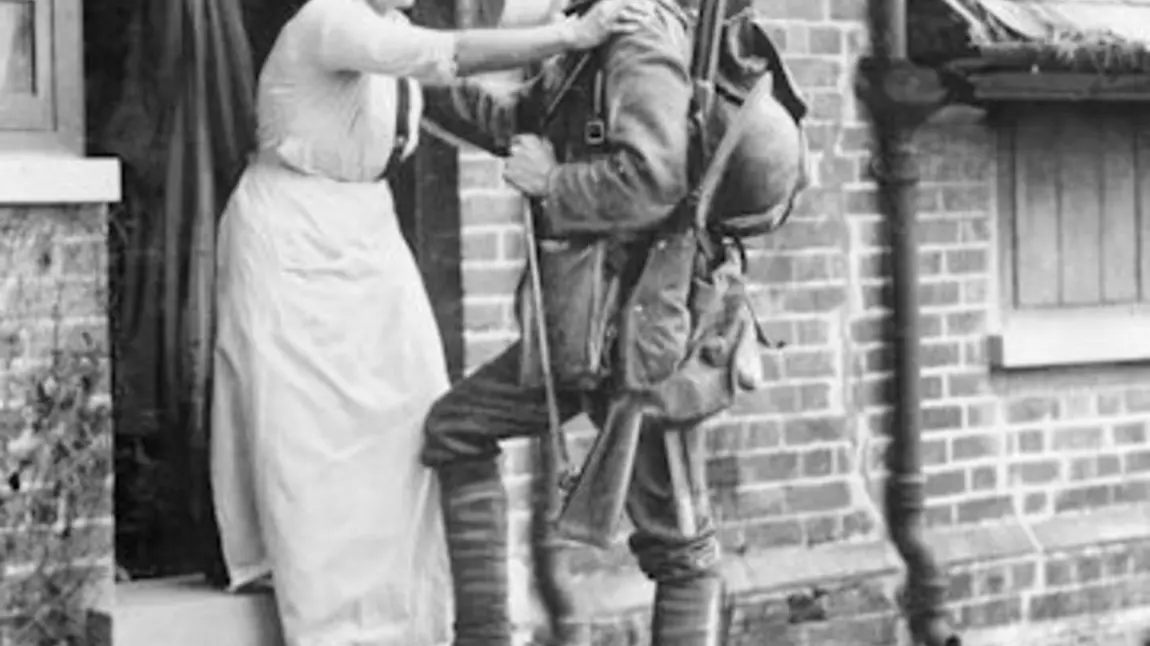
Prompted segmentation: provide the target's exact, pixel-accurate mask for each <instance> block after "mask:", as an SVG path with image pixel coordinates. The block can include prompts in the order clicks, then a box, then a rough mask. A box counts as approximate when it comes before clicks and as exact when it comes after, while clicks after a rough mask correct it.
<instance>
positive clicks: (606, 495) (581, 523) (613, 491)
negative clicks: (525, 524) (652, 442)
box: [556, 396, 644, 549]
mask: <svg viewBox="0 0 1150 646" xmlns="http://www.w3.org/2000/svg"><path fill="white" fill-rule="evenodd" d="M643 416H644V411H643V407H642V406H641V405H640V403H639V402H638V401H636V400H635V398H633V397H628V396H623V397H619V398H617V399H615V400H614V401H612V402H611V407H610V409H609V411H608V413H607V421H606V422H605V423H604V424H603V428H602V429H601V430H600V431H599V434H598V435H597V436H596V437H595V441H594V442H593V443H592V445H591V451H590V453H588V455H587V459H586V460H584V462H583V468H582V469H580V471H579V475H578V477H577V478H576V479H575V483H574V485H573V486H572V487H571V491H570V492H569V493H568V494H567V499H566V502H565V503H564V505H563V511H562V512H560V514H559V519H558V521H557V523H556V531H557V533H558V534H559V536H561V537H562V538H566V539H568V540H573V541H578V542H580V543H585V544H587V545H593V546H595V547H598V548H601V549H605V548H607V547H609V546H610V544H611V539H612V538H614V536H615V530H616V529H617V528H618V525H619V519H620V518H621V517H622V515H623V507H624V505H625V504H626V502H627V492H628V490H629V489H630V486H631V476H632V474H633V472H634V469H635V454H636V452H637V451H638V449H639V434H640V433H641V432H642V429H643Z"/></svg>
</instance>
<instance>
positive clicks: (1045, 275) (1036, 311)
mask: <svg viewBox="0 0 1150 646" xmlns="http://www.w3.org/2000/svg"><path fill="white" fill-rule="evenodd" d="M1001 117H1002V118H1001V119H1000V120H999V123H998V125H999V126H1000V129H999V154H998V204H999V206H998V218H999V226H998V236H999V242H1000V245H999V247H1000V253H999V258H998V266H999V275H1000V278H1001V281H1000V285H999V287H1000V295H1001V299H1000V300H1001V305H1002V308H1001V312H1000V317H1001V330H1000V332H1001V333H1000V334H997V335H995V336H993V337H992V339H991V355H992V357H991V358H992V360H993V361H995V362H996V363H998V365H999V366H1001V367H1007V368H1010V367H1038V366H1050V365H1068V364H1087V363H1114V362H1126V361H1138V360H1150V113H1147V110H1146V108H1145V107H1128V106H1123V105H1116V104H1093V105H1085V104H1068V105H1059V104H1045V105H1027V106H1021V105H1020V106H1016V107H1011V108H1008V109H1005V110H1004V112H1003V114H1002V115H1001Z"/></svg>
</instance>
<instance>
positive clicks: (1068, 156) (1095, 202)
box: [1048, 110, 1103, 305]
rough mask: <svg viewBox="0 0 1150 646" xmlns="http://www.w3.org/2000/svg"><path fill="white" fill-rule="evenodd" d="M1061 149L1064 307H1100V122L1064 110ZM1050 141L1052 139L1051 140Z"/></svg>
mask: <svg viewBox="0 0 1150 646" xmlns="http://www.w3.org/2000/svg"><path fill="white" fill-rule="evenodd" d="M1060 113H1061V119H1060V121H1061V127H1060V128H1059V134H1058V138H1057V142H1058V149H1059V155H1058V156H1059V176H1058V178H1059V189H1060V198H1061V199H1060V204H1059V206H1060V208H1059V213H1058V216H1059V217H1058V230H1059V242H1060V249H1061V252H1062V253H1061V256H1062V263H1061V265H1062V266H1061V269H1062V293H1061V296H1062V298H1061V302H1062V303H1063V304H1066V305H1086V304H1097V303H1099V302H1100V301H1101V298H1100V297H1101V289H1102V269H1101V266H1102V244H1101V243H1102V236H1101V226H1100V225H1101V223H1102V213H1101V211H1102V208H1101V207H1102V147H1101V141H1100V139H1101V138H1100V136H1099V135H1100V123H1101V121H1103V120H1102V119H1089V118H1080V117H1078V115H1077V114H1075V112H1071V111H1061V110H1060ZM1048 136H1049V135H1048Z"/></svg>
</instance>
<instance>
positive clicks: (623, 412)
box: [556, 0, 771, 548]
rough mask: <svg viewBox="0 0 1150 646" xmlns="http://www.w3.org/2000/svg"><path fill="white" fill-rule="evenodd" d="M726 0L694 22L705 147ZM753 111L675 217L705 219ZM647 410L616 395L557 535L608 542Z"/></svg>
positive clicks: (668, 439)
mask: <svg viewBox="0 0 1150 646" xmlns="http://www.w3.org/2000/svg"><path fill="white" fill-rule="evenodd" d="M726 7H727V0H704V2H703V3H702V6H701V8H700V12H699V18H698V22H697V23H696V26H695V34H694V51H693V52H692V60H691V78H692V81H693V85H694V96H693V100H692V110H691V114H690V115H689V118H690V119H691V121H692V125H693V126H694V130H693V132H694V134H695V136H696V138H697V141H698V142H699V146H698V147H697V148H696V149H697V150H699V151H703V150H704V144H705V142H706V141H707V138H706V132H705V127H706V123H707V115H708V114H709V111H710V108H711V104H712V101H713V97H714V92H715V90H714V79H715V74H716V70H717V68H718V53H719V45H720V42H721V38H722V29H723V21H724V18H725V16H726ZM770 92H771V83H770V81H769V77H768V78H766V79H764V80H763V81H760V82H759V83H758V84H757V85H756V86H755V88H754V89H753V90H752V93H751V96H749V97H748V99H747V101H746V103H745V105H755V104H756V102H757V101H759V100H761V99H762V97H763V96H764V95H765V94H768V93H770ZM749 114H750V112H749V111H748V110H743V111H741V112H740V113H739V114H738V115H737V116H736V117H735V120H734V121H733V122H732V123H731V125H730V127H729V128H728V129H727V131H726V132H725V133H724V136H723V138H722V140H721V141H720V143H719V146H718V148H717V149H716V150H715V153H714V155H713V156H712V157H711V159H710V160H709V161H708V162H707V166H706V169H705V171H704V172H703V177H702V179H701V180H700V181H699V183H698V186H697V187H696V188H695V190H693V191H691V193H690V195H689V196H688V197H687V198H686V199H684V200H683V201H682V202H680V204H679V205H678V206H677V207H676V210H677V211H678V213H677V214H676V215H673V216H672V218H673V219H680V218H686V217H693V218H694V221H695V222H696V223H702V222H706V215H707V210H708V209H709V208H710V205H711V203H712V202H713V198H714V194H715V191H716V190H717V188H718V186H719V180H720V179H722V177H723V175H724V173H725V171H726V167H727V164H728V162H729V161H730V159H731V156H732V154H733V153H734V151H735V144H737V143H738V141H739V139H740V138H741V136H742V132H743V130H744V129H745V128H746V126H747V125H748V124H749V118H747V117H748V116H749ZM650 412H651V411H650V407H649V404H648V403H647V402H646V401H644V399H643V397H642V395H641V394H637V393H621V394H619V395H618V396H616V397H615V398H614V399H613V400H612V401H611V403H610V405H609V408H608V414H607V419H606V421H605V422H604V424H603V428H602V429H601V430H600V431H599V434H598V435H597V436H596V437H595V441H594V442H593V444H592V446H591V451H590V453H589V454H588V456H587V458H586V460H585V461H584V463H583V467H582V469H580V472H579V474H578V476H577V477H576V478H575V481H574V483H573V484H572V486H571V489H570V491H569V493H568V495H567V498H566V501H565V504H564V506H563V511H562V512H561V514H560V515H559V519H558V521H557V523H556V528H557V531H558V533H559V535H560V536H562V537H564V538H568V539H571V540H575V541H579V542H581V543H586V544H589V545H593V546H596V547H599V548H606V547H608V546H609V545H610V543H611V540H612V538H613V537H614V535H615V531H616V528H617V526H618V522H619V519H620V517H621V516H622V514H623V508H624V505H625V504H626V499H627V491H628V489H629V487H630V484H631V477H632V474H633V470H634V461H635V454H636V452H637V451H638V446H639V437H640V433H641V432H642V429H643V421H644V419H645V417H646V416H647V415H648V414H649V413H650ZM683 435H684V433H683V432H682V431H666V432H664V447H665V449H666V451H667V462H668V468H669V470H670V475H671V482H672V487H673V489H674V491H675V499H676V501H677V504H678V506H679V510H678V511H679V513H678V518H679V520H680V525H681V527H680V529H682V530H683V531H684V532H686V533H694V531H695V530H696V527H695V525H696V519H695V518H694V507H693V505H692V502H695V501H697V500H698V499H699V498H701V497H702V496H701V493H700V490H701V488H702V486H703V483H702V477H701V474H688V473H686V469H685V468H684V464H685V463H684V460H683V454H684V444H683V443H684V440H685V438H684V436H683ZM692 475H694V477H691V476H692Z"/></svg>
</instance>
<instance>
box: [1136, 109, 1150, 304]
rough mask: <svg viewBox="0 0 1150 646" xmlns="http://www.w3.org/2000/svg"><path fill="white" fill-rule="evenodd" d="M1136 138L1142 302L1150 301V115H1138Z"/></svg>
mask: <svg viewBox="0 0 1150 646" xmlns="http://www.w3.org/2000/svg"><path fill="white" fill-rule="evenodd" d="M1137 118H1138V127H1137V130H1136V134H1135V138H1136V140H1137V142H1138V168H1137V173H1138V175H1137V176H1138V178H1139V181H1138V228H1139V230H1140V232H1141V234H1140V235H1139V245H1138V254H1139V260H1140V263H1139V264H1140V265H1141V271H1140V272H1139V273H1140V278H1139V281H1138V282H1139V283H1140V284H1141V287H1142V302H1144V303H1150V115H1147V114H1145V113H1142V114H1139V115H1138V117H1137Z"/></svg>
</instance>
